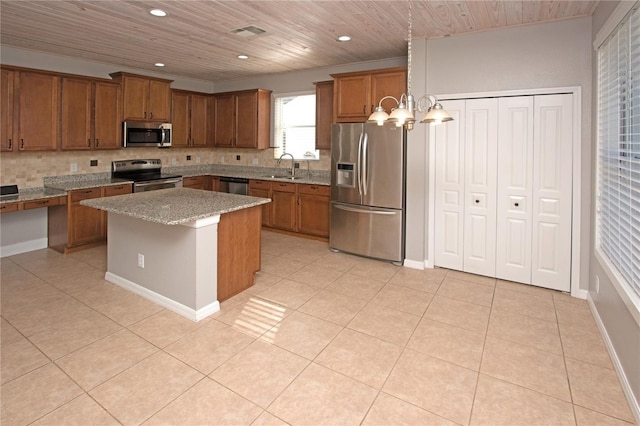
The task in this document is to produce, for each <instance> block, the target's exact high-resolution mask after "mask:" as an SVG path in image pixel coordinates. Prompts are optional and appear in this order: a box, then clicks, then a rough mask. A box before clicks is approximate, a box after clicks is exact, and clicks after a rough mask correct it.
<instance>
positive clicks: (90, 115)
mask: <svg viewBox="0 0 640 426" xmlns="http://www.w3.org/2000/svg"><path fill="white" fill-rule="evenodd" d="M120 93H121V89H120V84H119V83H115V82H111V81H100V80H93V79H86V78H75V77H63V78H62V102H61V105H62V114H61V148H62V149H63V150H89V149H119V148H120V146H121V140H122V130H121V123H120V116H121V114H120V101H121V100H120Z"/></svg>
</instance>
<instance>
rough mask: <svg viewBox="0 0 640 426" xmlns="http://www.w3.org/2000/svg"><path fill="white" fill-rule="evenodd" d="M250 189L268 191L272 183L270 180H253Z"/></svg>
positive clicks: (250, 182)
mask: <svg viewBox="0 0 640 426" xmlns="http://www.w3.org/2000/svg"><path fill="white" fill-rule="evenodd" d="M249 188H251V189H266V190H267V191H268V190H270V189H271V182H269V181H268V180H253V179H251V180H250V181H249Z"/></svg>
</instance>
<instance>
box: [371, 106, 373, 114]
mask: <svg viewBox="0 0 640 426" xmlns="http://www.w3.org/2000/svg"><path fill="white" fill-rule="evenodd" d="M371 114H373V104H371Z"/></svg>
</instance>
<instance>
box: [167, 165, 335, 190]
mask: <svg viewBox="0 0 640 426" xmlns="http://www.w3.org/2000/svg"><path fill="white" fill-rule="evenodd" d="M162 171H163V172H166V173H175V174H179V175H181V176H182V177H189V176H202V175H211V176H225V177H237V178H245V179H258V180H271V181H278V182H293V183H302V184H311V185H326V186H328V185H330V184H331V175H330V172H329V171H318V170H312V171H311V175H310V176H308V175H307V170H306V169H296V176H299V177H296V179H291V178H287V177H282V178H279V177H271V176H281V175H286V174H288V173H289V172H290V169H289V168H273V167H250V166H229V165H221V164H203V165H199V166H182V167H163V168H162Z"/></svg>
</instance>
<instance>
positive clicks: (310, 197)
mask: <svg viewBox="0 0 640 426" xmlns="http://www.w3.org/2000/svg"><path fill="white" fill-rule="evenodd" d="M330 193H331V188H330V187H328V186H323V185H298V232H301V233H303V234H309V235H317V236H319V237H328V236H329V194H330Z"/></svg>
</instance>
